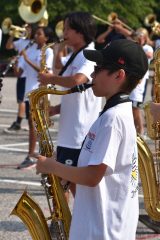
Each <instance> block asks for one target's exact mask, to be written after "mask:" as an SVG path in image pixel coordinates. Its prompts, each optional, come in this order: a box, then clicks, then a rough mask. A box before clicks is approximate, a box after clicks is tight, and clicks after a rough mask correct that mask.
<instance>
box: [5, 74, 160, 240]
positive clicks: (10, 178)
mask: <svg viewBox="0 0 160 240" xmlns="http://www.w3.org/2000/svg"><path fill="white" fill-rule="evenodd" d="M15 88H16V78H14V77H5V78H4V80H3V88H2V91H1V94H2V102H1V104H0V136H1V137H0V240H1V239H3V240H14V239H15V240H18V239H20V240H30V239H31V236H30V234H29V232H28V230H27V228H26V226H25V225H24V223H23V222H22V221H21V219H20V218H19V217H17V216H16V215H10V214H11V212H12V210H13V209H14V208H15V205H16V203H17V202H18V200H19V198H20V197H21V195H22V193H23V192H24V190H25V189H26V188H27V191H28V193H29V194H30V195H31V196H32V197H33V198H34V199H35V200H36V202H37V203H38V204H39V205H40V207H41V209H42V211H43V213H44V215H45V216H49V209H48V205H47V201H46V197H45V194H44V190H43V187H42V186H41V184H40V180H41V177H40V175H36V171H35V168H30V169H25V170H17V169H16V167H17V165H18V164H19V163H21V162H22V161H23V160H24V158H25V157H26V155H27V150H28V124H27V121H26V120H25V119H24V120H23V122H22V130H20V131H18V132H17V134H7V133H5V132H4V129H5V128H8V127H9V126H10V125H11V124H12V122H13V121H14V120H15V119H16V115H17V103H16V93H15ZM147 94H148V95H147V98H150V88H148V92H147ZM59 102H60V96H51V103H52V104H53V105H55V104H57V103H59ZM53 120H54V123H55V125H54V127H52V128H51V129H50V132H51V136H52V139H53V142H54V145H55V147H56V139H57V131H58V130H57V129H58V117H57V118H54V119H53ZM37 151H38V145H37ZM139 202H140V215H142V214H144V215H145V216H147V215H146V212H145V210H144V204H143V192H142V189H141V188H140V192H139ZM72 205H73V200H72V199H71V201H70V207H71V208H72ZM144 239H145V240H147V239H154V240H155V239H156V240H158V239H159V240H160V234H158V233H155V231H153V230H152V229H150V228H148V227H147V226H146V225H144V224H143V223H142V222H140V221H139V223H138V228H137V240H144ZM82 240H83V239H82ZM99 240H100V239H99ZM124 240H125V239H124Z"/></svg>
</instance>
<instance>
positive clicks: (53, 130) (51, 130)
mask: <svg viewBox="0 0 160 240" xmlns="http://www.w3.org/2000/svg"><path fill="white" fill-rule="evenodd" d="M10 126H11V125H8V124H0V128H9V127H10ZM20 131H21V130H20ZM22 131H25V132H28V126H26V127H25V126H24V127H22ZM49 132H54V133H57V132H58V130H57V129H55V128H49ZM17 133H18V131H17ZM6 134H8V135H9V133H6ZM13 134H14V132H13V133H12V135H13ZM15 135H16V132H15Z"/></svg>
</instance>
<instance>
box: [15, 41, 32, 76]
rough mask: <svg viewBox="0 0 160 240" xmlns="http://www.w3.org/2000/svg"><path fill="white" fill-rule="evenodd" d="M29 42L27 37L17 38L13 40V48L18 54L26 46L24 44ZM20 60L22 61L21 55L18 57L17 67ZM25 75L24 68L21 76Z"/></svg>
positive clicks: (19, 64)
mask: <svg viewBox="0 0 160 240" xmlns="http://www.w3.org/2000/svg"><path fill="white" fill-rule="evenodd" d="M29 43H30V40H29V39H21V38H20V39H18V40H16V41H14V42H13V45H14V48H15V50H16V51H18V54H19V53H20V52H21V51H22V50H24V49H25V48H26V46H27V45H28V44H29ZM21 61H23V56H19V57H18V67H19V66H21ZM23 77H26V73H25V69H24V70H23V73H22V74H21V78H23Z"/></svg>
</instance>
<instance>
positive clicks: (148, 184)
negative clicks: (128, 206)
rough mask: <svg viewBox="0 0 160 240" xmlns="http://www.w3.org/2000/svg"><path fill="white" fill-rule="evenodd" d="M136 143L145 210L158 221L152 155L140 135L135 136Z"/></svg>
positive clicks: (158, 200)
mask: <svg viewBox="0 0 160 240" xmlns="http://www.w3.org/2000/svg"><path fill="white" fill-rule="evenodd" d="M137 145H138V164H139V173H140V178H141V182H142V188H143V194H144V205H145V210H146V212H147V213H148V215H149V216H150V217H151V219H153V220H154V221H159V222H160V198H159V197H158V191H159V186H158V184H157V181H156V172H155V167H154V161H153V155H152V153H151V151H150V149H149V148H148V146H147V144H146V143H145V141H144V140H143V139H142V138H141V137H140V136H138V137H137Z"/></svg>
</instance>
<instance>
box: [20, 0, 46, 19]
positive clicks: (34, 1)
mask: <svg viewBox="0 0 160 240" xmlns="http://www.w3.org/2000/svg"><path fill="white" fill-rule="evenodd" d="M46 7H47V0H20V4H19V7H18V11H19V15H20V17H21V18H22V19H23V20H24V21H25V22H27V23H36V22H38V21H40V19H42V18H43V16H44V12H45V10H46Z"/></svg>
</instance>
